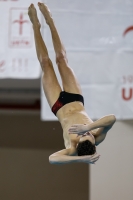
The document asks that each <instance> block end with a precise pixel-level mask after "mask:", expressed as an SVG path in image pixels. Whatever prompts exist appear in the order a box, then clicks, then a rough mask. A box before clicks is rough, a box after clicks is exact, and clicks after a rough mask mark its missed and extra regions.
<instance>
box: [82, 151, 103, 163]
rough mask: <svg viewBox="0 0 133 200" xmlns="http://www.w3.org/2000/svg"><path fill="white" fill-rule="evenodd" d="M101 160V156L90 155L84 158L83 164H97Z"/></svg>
mask: <svg viewBox="0 0 133 200" xmlns="http://www.w3.org/2000/svg"><path fill="white" fill-rule="evenodd" d="M99 158H100V155H99V154H97V153H95V154H93V155H88V156H82V159H81V160H82V161H81V162H83V163H87V164H95V162H96V161H97V160H98V159H99Z"/></svg>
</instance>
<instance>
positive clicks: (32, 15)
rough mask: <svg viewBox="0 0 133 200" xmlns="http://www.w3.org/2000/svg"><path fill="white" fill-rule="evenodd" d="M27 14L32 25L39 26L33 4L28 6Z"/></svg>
mask: <svg viewBox="0 0 133 200" xmlns="http://www.w3.org/2000/svg"><path fill="white" fill-rule="evenodd" d="M28 15H29V18H30V21H31V22H32V24H33V26H38V27H39V28H40V27H41V24H40V22H39V19H38V17H37V11H36V9H35V7H34V4H31V5H30V6H29V8H28Z"/></svg>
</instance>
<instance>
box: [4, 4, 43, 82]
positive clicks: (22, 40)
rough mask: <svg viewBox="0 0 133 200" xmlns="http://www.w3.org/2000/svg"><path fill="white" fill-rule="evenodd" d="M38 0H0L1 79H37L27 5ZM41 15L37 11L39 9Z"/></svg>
mask: <svg viewBox="0 0 133 200" xmlns="http://www.w3.org/2000/svg"><path fill="white" fill-rule="evenodd" d="M37 2H38V1H37V0H6V1H5V0H0V13H1V14H0V25H1V30H0V78H24V79H25V78H28V79H31V78H38V77H39V76H40V66H39V63H38V60H37V56H36V52H35V45H34V38H33V30H32V24H31V22H30V20H29V17H28V7H29V5H30V4H31V3H34V4H35V6H36V7H37ZM38 14H39V17H40V12H38Z"/></svg>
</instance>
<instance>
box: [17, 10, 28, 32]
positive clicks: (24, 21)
mask: <svg viewBox="0 0 133 200" xmlns="http://www.w3.org/2000/svg"><path fill="white" fill-rule="evenodd" d="M13 23H18V24H19V34H20V35H22V30H23V29H22V28H23V24H24V23H29V21H28V20H23V13H21V14H20V18H19V20H15V21H13Z"/></svg>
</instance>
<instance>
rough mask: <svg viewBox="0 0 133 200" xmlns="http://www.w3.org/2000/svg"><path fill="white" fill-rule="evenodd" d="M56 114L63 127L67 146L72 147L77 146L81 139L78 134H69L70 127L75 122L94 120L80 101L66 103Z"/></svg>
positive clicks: (83, 122) (81, 122)
mask: <svg viewBox="0 0 133 200" xmlns="http://www.w3.org/2000/svg"><path fill="white" fill-rule="evenodd" d="M56 116H57V117H58V119H59V121H60V123H61V126H62V129H63V138H64V143H65V147H66V148H71V145H74V146H75V145H76V144H77V143H78V141H79V137H77V135H76V134H69V131H68V129H69V128H70V127H71V126H72V125H73V124H90V123H92V122H93V121H92V120H91V119H90V118H89V116H88V115H87V113H86V111H85V109H84V106H83V104H82V103H81V102H78V101H76V102H71V103H68V104H66V105H64V106H63V107H62V108H61V109H60V110H59V111H58V112H57V114H56Z"/></svg>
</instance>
